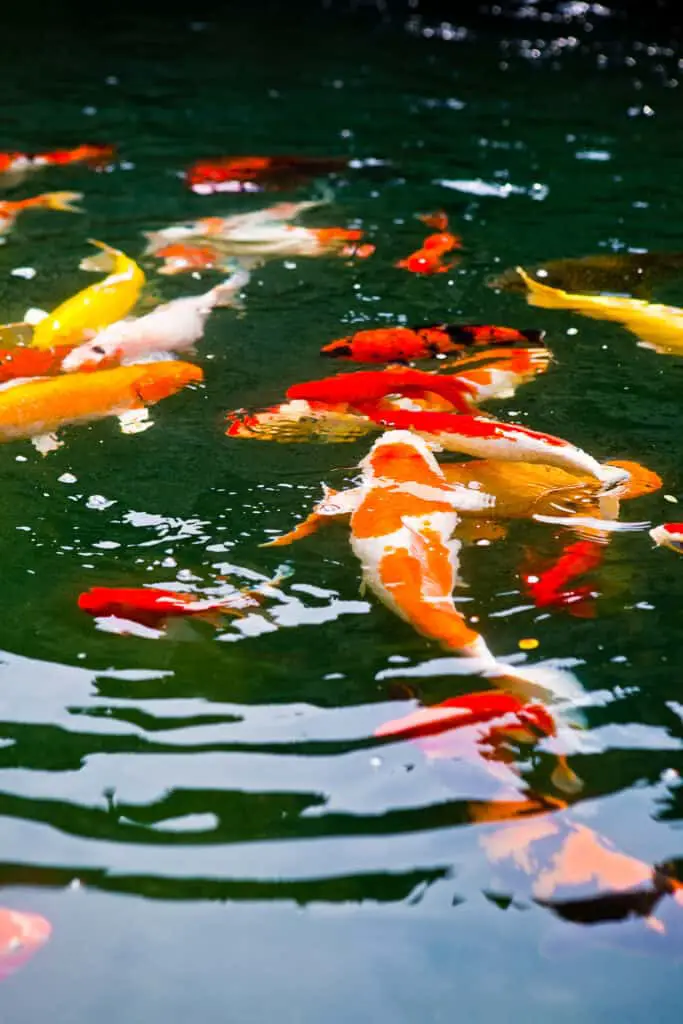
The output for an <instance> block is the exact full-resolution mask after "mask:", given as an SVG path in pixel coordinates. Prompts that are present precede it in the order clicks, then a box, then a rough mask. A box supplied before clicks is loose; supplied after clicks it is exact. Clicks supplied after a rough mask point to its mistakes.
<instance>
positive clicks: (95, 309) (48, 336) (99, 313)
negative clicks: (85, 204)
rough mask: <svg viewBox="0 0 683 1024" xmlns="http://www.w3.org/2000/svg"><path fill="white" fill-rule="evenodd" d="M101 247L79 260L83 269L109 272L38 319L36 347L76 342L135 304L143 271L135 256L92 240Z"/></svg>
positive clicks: (34, 339) (120, 317) (110, 321)
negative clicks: (131, 256)
mask: <svg viewBox="0 0 683 1024" xmlns="http://www.w3.org/2000/svg"><path fill="white" fill-rule="evenodd" d="M92 244H93V245H96V246H97V247H98V248H99V249H101V250H102V252H101V253H99V254H98V255H97V256H90V257H87V258H86V259H84V260H82V261H81V269H82V270H95V271H105V272H108V274H109V276H108V277H105V279H104V280H103V281H98V282H97V284H93V285H90V287H89V288H84V289H83V290H82V291H80V292H77V293H76V295H72V296H71V298H70V299H67V300H66V301H65V302H63V303H62V304H61V305H60V306H57V308H56V309H55V310H53V311H52V313H50V315H49V316H47V317H45V319H44V320H41V321H40V322H39V323H38V324H37V325H36V327H35V330H34V332H33V341H32V344H33V345H34V346H35V347H36V348H52V347H53V346H54V345H56V344H58V343H63V344H64V343H67V342H68V343H71V344H75V345H76V344H79V343H80V342H81V341H83V340H84V338H85V337H86V336H87V335H88V334H94V333H96V332H97V331H101V330H102V328H103V327H107V325H108V324H112V323H115V322H116V321H117V320H121V319H122V318H123V317H124V316H125V315H126V314H127V313H128V312H129V311H130V310H131V309H132V308H133V306H134V305H135V303H136V302H137V300H138V296H139V295H140V292H141V290H142V286H143V285H144V283H145V275H144V274H143V272H142V270H141V269H140V267H139V266H138V265H137V263H135V262H134V260H132V259H130V257H129V256H126V255H125V253H123V252H121V251H120V250H119V249H112V248H111V246H108V245H105V244H104V243H103V242H95V241H93V243H92Z"/></svg>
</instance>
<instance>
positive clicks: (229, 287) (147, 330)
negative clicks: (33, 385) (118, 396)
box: [62, 271, 249, 373]
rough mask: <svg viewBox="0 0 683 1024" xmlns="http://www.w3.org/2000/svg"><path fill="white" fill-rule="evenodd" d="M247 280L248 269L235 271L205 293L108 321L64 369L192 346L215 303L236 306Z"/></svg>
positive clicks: (73, 353)
mask: <svg viewBox="0 0 683 1024" xmlns="http://www.w3.org/2000/svg"><path fill="white" fill-rule="evenodd" d="M248 282H249V274H248V273H247V271H238V272H237V273H236V274H234V275H233V276H232V277H230V278H228V279H227V280H226V281H223V283H222V284H219V285H216V287H215V288H212V289H211V290H210V291H208V292H206V293H205V294H204V295H192V296H187V297H186V298H183V299H174V300H173V301H172V302H167V303H165V304H164V305H162V306H157V308H156V309H155V310H153V311H152V312H151V313H148V314H147V315H146V316H141V317H138V318H137V319H134V320H120V321H119V322H118V323H115V324H110V325H109V327H105V328H104V330H103V331H100V332H99V334H96V335H95V337H94V338H93V339H92V341H86V342H85V343H84V344H83V345H79V346H78V348H74V349H72V350H71V351H70V352H69V354H68V355H67V356H66V358H65V359H64V361H63V363H62V369H63V370H64V371H65V372H66V373H72V372H73V371H74V370H82V369H84V368H87V369H91V368H93V367H96V366H97V365H98V364H99V363H102V362H111V361H116V362H119V363H130V362H134V361H135V360H136V359H139V358H140V357H141V356H144V355H146V354H149V353H153V352H182V351H187V350H191V349H192V348H193V347H194V345H195V344H196V342H198V341H200V340H201V338H202V337H203V335H204V328H205V326H206V321H207V319H208V317H209V315H210V313H211V311H212V310H213V309H216V308H217V307H218V306H235V305H236V304H238V299H237V295H238V293H239V292H240V291H241V290H242V288H244V286H245V285H246V284H248Z"/></svg>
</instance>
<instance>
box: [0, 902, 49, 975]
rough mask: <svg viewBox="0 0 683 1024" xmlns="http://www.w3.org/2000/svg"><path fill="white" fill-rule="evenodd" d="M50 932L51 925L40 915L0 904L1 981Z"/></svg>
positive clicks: (36, 950)
mask: <svg viewBox="0 0 683 1024" xmlns="http://www.w3.org/2000/svg"><path fill="white" fill-rule="evenodd" d="M51 934H52V925H51V924H50V922H49V921H47V920H46V919H45V918H44V917H41V916H40V915H39V914H27V913H26V912H25V911H23V910H10V909H9V908H8V907H0V981H3V980H4V979H5V978H8V977H9V976H10V974H14V972H15V971H18V970H19V968H20V967H23V965H24V964H25V963H26V962H27V961H28V960H30V959H31V957H32V956H33V955H34V954H35V953H37V952H38V950H39V949H40V948H41V947H42V946H44V945H45V943H46V942H47V940H48V939H49V938H50V935H51Z"/></svg>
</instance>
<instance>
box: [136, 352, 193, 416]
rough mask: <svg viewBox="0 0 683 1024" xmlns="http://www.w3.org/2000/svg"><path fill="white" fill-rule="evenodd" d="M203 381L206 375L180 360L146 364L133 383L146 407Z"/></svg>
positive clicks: (191, 364)
mask: <svg viewBox="0 0 683 1024" xmlns="http://www.w3.org/2000/svg"><path fill="white" fill-rule="evenodd" d="M203 380H204V373H203V372H202V370H201V369H200V368H199V367H198V366H195V365H194V364H193V363H184V362H181V361H180V360H168V361H166V362H161V363H146V364H145V365H144V366H141V367H140V375H139V376H138V377H137V378H136V380H135V381H134V383H133V390H134V392H135V394H136V395H137V396H138V398H139V399H140V401H141V402H144V403H145V405H154V403H155V402H160V401H161V399H162V398H167V397H168V396H169V395H174V394H175V393H176V392H177V391H181V390H182V389H183V388H185V387H187V386H188V385H189V384H200V383H201V382H202V381H203Z"/></svg>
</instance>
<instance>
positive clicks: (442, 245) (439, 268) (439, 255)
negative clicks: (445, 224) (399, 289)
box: [396, 231, 462, 274]
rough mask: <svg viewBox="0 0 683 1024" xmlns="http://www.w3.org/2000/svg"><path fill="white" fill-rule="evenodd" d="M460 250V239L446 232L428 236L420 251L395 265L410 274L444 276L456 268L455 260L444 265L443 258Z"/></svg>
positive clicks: (417, 250)
mask: <svg viewBox="0 0 683 1024" xmlns="http://www.w3.org/2000/svg"><path fill="white" fill-rule="evenodd" d="M461 248H462V239H461V238H460V237H459V236H458V235H452V234H451V233H450V232H448V231H442V232H439V233H437V234H434V235H428V236H427V238H425V240H424V242H423V243H422V247H421V248H420V249H416V250H415V252H412V253H411V254H410V256H406V258H405V259H402V260H399V261H398V263H397V264H396V266H397V267H399V268H400V269H401V270H409V271H410V273H411V274H445V273H447V272H448V271H449V270H451V269H452V268H453V267H454V266H456V263H457V260H451V262H450V263H444V261H443V257H444V256H445V255H446V253H448V252H452V251H453V250H454V249H461Z"/></svg>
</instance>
